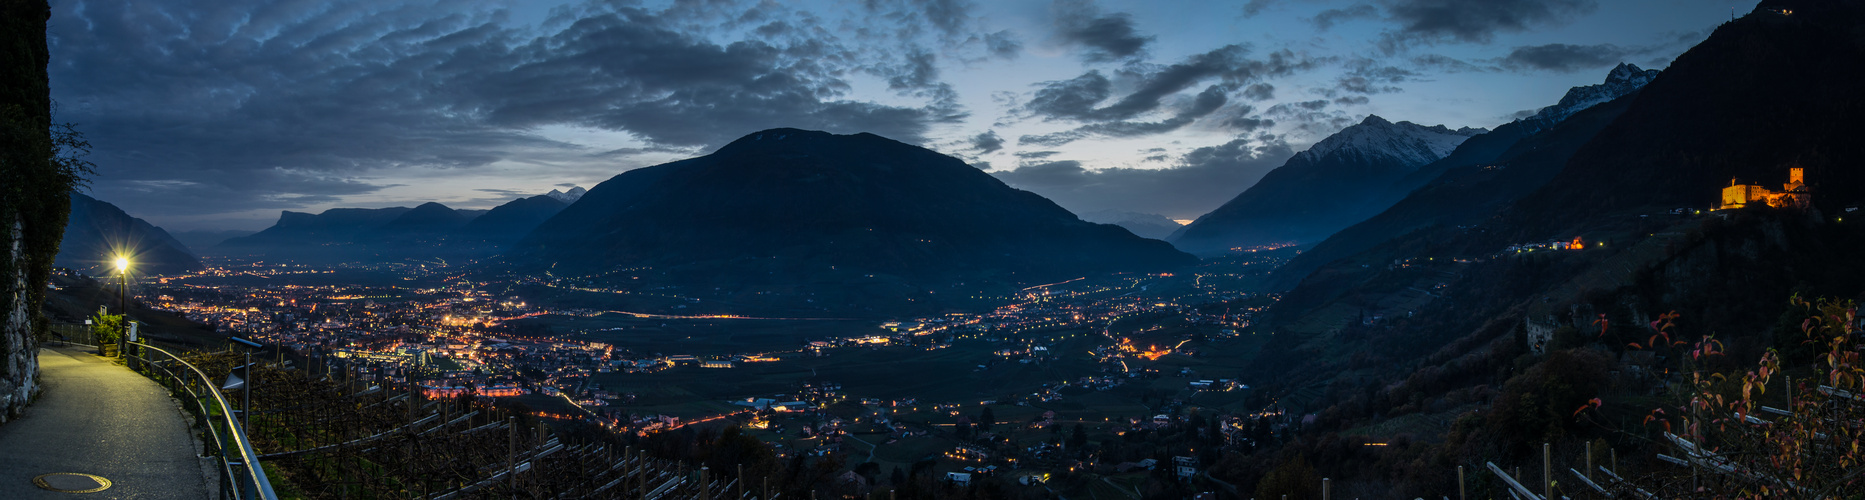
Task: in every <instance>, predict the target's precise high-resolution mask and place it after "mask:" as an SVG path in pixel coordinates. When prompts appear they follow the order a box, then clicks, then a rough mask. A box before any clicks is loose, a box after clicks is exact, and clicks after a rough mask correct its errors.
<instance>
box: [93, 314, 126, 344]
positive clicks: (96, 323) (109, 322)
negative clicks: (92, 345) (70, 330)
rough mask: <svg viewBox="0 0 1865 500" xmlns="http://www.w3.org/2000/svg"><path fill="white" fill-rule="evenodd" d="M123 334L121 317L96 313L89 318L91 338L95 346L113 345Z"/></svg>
mask: <svg viewBox="0 0 1865 500" xmlns="http://www.w3.org/2000/svg"><path fill="white" fill-rule="evenodd" d="M122 332H123V315H121V314H104V313H97V314H95V315H92V316H91V338H92V339H94V340H95V341H96V342H97V345H99V346H102V345H104V344H115V343H116V341H117V335H118V334H119V333H122Z"/></svg>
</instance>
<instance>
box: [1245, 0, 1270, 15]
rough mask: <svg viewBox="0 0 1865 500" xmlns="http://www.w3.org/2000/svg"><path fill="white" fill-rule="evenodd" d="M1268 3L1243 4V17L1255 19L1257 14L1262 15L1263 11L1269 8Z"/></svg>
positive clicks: (1256, 0) (1266, 0) (1253, 0)
mask: <svg viewBox="0 0 1865 500" xmlns="http://www.w3.org/2000/svg"><path fill="white" fill-rule="evenodd" d="M1269 2H1270V0H1250V1H1249V2H1245V3H1244V4H1243V17H1245V18H1251V17H1256V15H1257V14H1262V13H1263V9H1267V8H1269Z"/></svg>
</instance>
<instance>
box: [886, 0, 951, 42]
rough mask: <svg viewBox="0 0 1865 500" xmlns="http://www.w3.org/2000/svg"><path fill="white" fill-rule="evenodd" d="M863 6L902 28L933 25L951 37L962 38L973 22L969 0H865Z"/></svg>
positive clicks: (916, 28) (914, 29)
mask: <svg viewBox="0 0 1865 500" xmlns="http://www.w3.org/2000/svg"><path fill="white" fill-rule="evenodd" d="M862 5H863V6H864V7H867V9H868V11H869V12H871V13H878V14H882V15H885V16H887V17H890V18H892V20H893V21H894V22H895V24H897V25H898V26H900V27H902V28H905V29H908V30H912V31H917V30H918V28H919V27H920V26H931V27H933V28H934V29H936V30H938V31H939V33H940V34H941V35H943V36H946V37H949V38H962V36H963V35H964V34H965V32H966V31H967V30H968V29H970V27H971V24H972V15H971V8H972V4H971V2H967V1H965V0H863V2H862Z"/></svg>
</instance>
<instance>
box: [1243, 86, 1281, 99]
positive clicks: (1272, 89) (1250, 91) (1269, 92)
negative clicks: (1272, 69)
mask: <svg viewBox="0 0 1865 500" xmlns="http://www.w3.org/2000/svg"><path fill="white" fill-rule="evenodd" d="M1243 97H1244V98H1246V99H1249V100H1252V101H1267V100H1270V99H1275V98H1276V86H1275V85H1270V84H1267V83H1257V84H1252V85H1250V86H1248V87H1244V89H1243Z"/></svg>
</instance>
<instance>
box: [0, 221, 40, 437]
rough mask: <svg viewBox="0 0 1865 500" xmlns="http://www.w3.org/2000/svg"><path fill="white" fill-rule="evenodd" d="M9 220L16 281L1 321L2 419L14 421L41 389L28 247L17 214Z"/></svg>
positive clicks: (9, 253) (9, 247) (8, 242)
mask: <svg viewBox="0 0 1865 500" xmlns="http://www.w3.org/2000/svg"><path fill="white" fill-rule="evenodd" d="M11 222H12V223H11V224H7V231H6V239H5V243H6V247H7V256H8V257H9V258H8V259H7V260H6V263H7V264H9V265H10V266H11V267H12V268H13V269H9V270H7V271H8V272H7V273H6V275H7V276H11V277H13V280H12V281H13V282H12V283H8V284H7V285H8V286H7V287H6V295H5V299H6V302H5V306H6V316H5V325H0V423H6V422H9V421H12V420H13V419H14V418H16V417H18V416H19V413H20V411H22V410H24V409H26V405H27V404H28V403H31V402H32V398H33V396H37V395H38V393H39V356H38V351H39V346H38V345H37V344H38V342H36V341H35V339H34V338H33V337H34V335H33V332H34V331H35V330H36V329H35V328H34V327H35V326H37V325H34V324H33V323H34V321H33V320H34V319H35V318H37V317H38V315H36V314H32V312H33V309H32V307H31V303H32V301H31V300H29V297H30V294H28V293H27V291H28V288H27V287H26V276H27V275H28V273H27V264H28V263H30V262H31V260H30V259H27V258H26V255H25V247H24V246H23V245H22V243H23V242H22V241H21V239H20V238H19V237H18V236H19V235H20V234H22V233H24V231H23V229H24V228H23V227H21V225H20V222H19V219H18V218H17V217H15V218H14V220H13V221H11Z"/></svg>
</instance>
